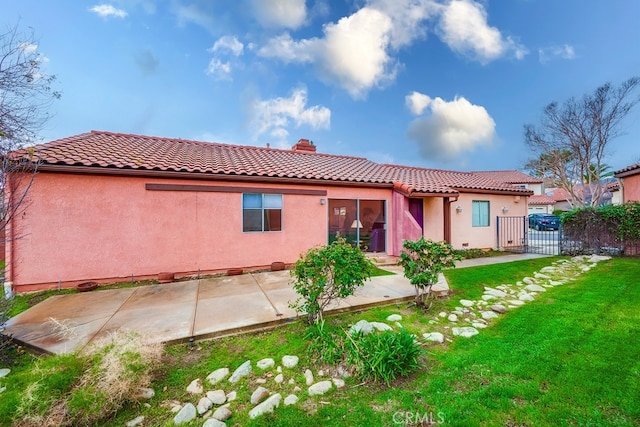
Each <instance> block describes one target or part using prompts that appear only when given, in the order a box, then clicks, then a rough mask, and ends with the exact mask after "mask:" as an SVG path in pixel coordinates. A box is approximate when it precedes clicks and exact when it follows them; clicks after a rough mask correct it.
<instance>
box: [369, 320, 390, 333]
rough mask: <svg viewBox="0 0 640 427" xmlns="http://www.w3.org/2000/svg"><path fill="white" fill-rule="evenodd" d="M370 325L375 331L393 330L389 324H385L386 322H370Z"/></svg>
mask: <svg viewBox="0 0 640 427" xmlns="http://www.w3.org/2000/svg"><path fill="white" fill-rule="evenodd" d="M370 324H371V326H373V328H374V329H375V330H377V331H380V332H384V331H393V328H392V327H391V326H389V325H387V324H386V323H382V322H370Z"/></svg>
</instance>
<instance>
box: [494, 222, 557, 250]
mask: <svg viewBox="0 0 640 427" xmlns="http://www.w3.org/2000/svg"><path fill="white" fill-rule="evenodd" d="M496 233H497V247H498V249H499V250H503V251H506V252H515V253H536V254H541V255H558V254H560V242H561V239H562V228H561V227H558V229H542V228H541V227H536V225H535V224H529V220H528V218H527V217H526V216H498V217H496Z"/></svg>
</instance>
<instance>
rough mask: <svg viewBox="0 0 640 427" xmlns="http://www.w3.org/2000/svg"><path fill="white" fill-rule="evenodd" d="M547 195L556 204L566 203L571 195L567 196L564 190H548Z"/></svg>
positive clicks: (567, 193)
mask: <svg viewBox="0 0 640 427" xmlns="http://www.w3.org/2000/svg"><path fill="white" fill-rule="evenodd" d="M547 195H548V196H549V197H551V198H552V199H553V200H555V201H556V202H566V201H568V200H571V194H569V192H568V191H567V190H565V189H564V188H549V189H548V190H547Z"/></svg>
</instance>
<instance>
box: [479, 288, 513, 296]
mask: <svg viewBox="0 0 640 427" xmlns="http://www.w3.org/2000/svg"><path fill="white" fill-rule="evenodd" d="M484 294H485V295H491V296H494V297H496V298H504V297H506V296H507V294H506V293H505V292H503V291H501V290H499V289H493V288H484Z"/></svg>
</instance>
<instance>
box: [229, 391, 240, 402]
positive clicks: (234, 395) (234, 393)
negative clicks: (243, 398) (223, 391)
mask: <svg viewBox="0 0 640 427" xmlns="http://www.w3.org/2000/svg"><path fill="white" fill-rule="evenodd" d="M237 398H238V392H237V391H235V390H234V391H230V392H229V393H227V402H231V401H233V400H236V399H237Z"/></svg>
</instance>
